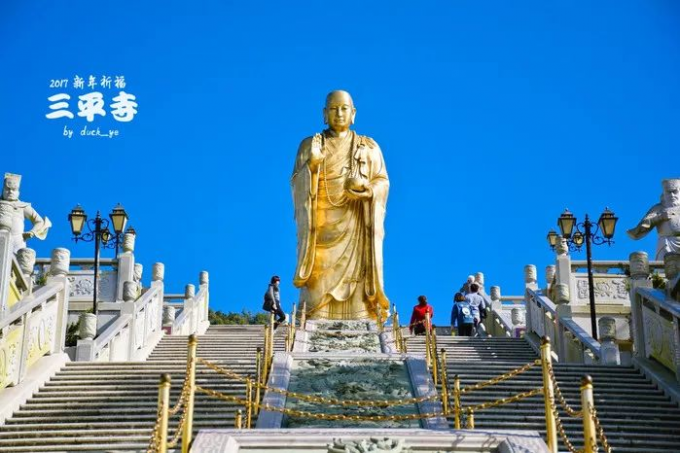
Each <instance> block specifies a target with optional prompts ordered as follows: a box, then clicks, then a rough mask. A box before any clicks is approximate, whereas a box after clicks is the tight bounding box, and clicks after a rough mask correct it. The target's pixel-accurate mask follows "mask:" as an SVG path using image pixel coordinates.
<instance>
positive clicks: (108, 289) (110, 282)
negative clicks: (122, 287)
mask: <svg viewBox="0 0 680 453" xmlns="http://www.w3.org/2000/svg"><path fill="white" fill-rule="evenodd" d="M117 279H118V274H117V273H116V272H115V271H106V272H100V274H99V285H98V287H97V292H98V293H99V294H98V296H99V297H98V298H97V299H98V300H99V301H103V302H114V301H115V300H116V297H115V294H116V285H117V284H118V282H117ZM68 281H69V283H70V292H69V297H70V298H75V299H85V298H88V297H89V298H91V297H92V296H93V293H94V273H78V274H70V275H69V276H68Z"/></svg>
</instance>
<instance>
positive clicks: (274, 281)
mask: <svg viewBox="0 0 680 453" xmlns="http://www.w3.org/2000/svg"><path fill="white" fill-rule="evenodd" d="M279 282H281V278H279V276H278V275H275V276H273V277H272V278H271V280H270V281H269V287H268V288H267V292H266V293H264V304H263V305H262V309H263V310H264V311H268V312H270V313H274V316H276V320H275V322H274V328H275V329H276V328H277V327H279V324H282V323H285V321H286V314H285V313H284V312H283V309H282V308H281V296H280V294H279Z"/></svg>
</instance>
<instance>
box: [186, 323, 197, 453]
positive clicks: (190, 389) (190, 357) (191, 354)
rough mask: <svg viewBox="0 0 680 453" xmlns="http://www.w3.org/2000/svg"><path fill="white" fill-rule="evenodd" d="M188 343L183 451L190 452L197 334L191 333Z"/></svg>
mask: <svg viewBox="0 0 680 453" xmlns="http://www.w3.org/2000/svg"><path fill="white" fill-rule="evenodd" d="M187 343H188V344H187V369H188V370H189V373H188V376H187V377H186V379H187V380H188V382H187V395H186V403H185V405H184V414H185V420H184V432H183V434H182V453H189V446H190V445H191V438H192V435H193V429H194V397H195V389H194V387H195V386H196V348H197V347H198V338H197V337H196V335H189V341H188V342H187Z"/></svg>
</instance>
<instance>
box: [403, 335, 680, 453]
mask: <svg viewBox="0 0 680 453" xmlns="http://www.w3.org/2000/svg"><path fill="white" fill-rule="evenodd" d="M437 343H438V347H439V349H442V348H444V349H445V350H446V351H447V352H446V354H447V376H448V379H449V382H450V383H451V385H452V383H453V377H454V376H455V375H458V376H459V377H460V379H461V386H462V387H465V386H468V385H471V384H475V383H477V382H481V381H486V380H488V379H491V378H493V377H496V376H499V375H501V374H503V373H506V372H508V371H510V370H513V369H515V368H518V367H520V366H522V365H524V364H526V363H528V362H530V361H533V360H535V359H536V358H538V356H537V355H536V354H535V353H534V351H533V349H532V348H531V347H530V346H529V344H528V343H527V342H526V341H525V340H523V339H516V338H497V337H494V338H491V337H487V338H461V337H450V336H446V337H444V336H439V337H438V338H437ZM407 348H408V352H409V353H424V351H425V344H424V337H410V338H408V340H407ZM553 368H554V370H555V376H556V378H557V381H558V383H559V386H560V388H561V389H562V393H563V395H564V397H565V398H566V400H567V402H568V403H569V404H570V405H571V406H572V407H573V408H574V409H576V410H580V408H581V405H580V392H579V386H580V380H581V377H582V376H584V375H586V374H588V375H590V376H592V378H593V382H594V388H595V407H596V410H597V412H598V416H599V418H600V420H601V421H602V424H603V427H604V431H605V433H606V435H607V438H608V439H609V441H610V444H611V446H612V450H613V451H614V452H620V453H624V452H626V453H628V452H630V453H633V452H635V453H640V452H645V453H670V452H674V453H677V452H680V429H679V428H680V408H679V407H678V405H677V404H676V403H673V402H672V401H671V400H670V399H669V398H668V397H666V396H665V395H664V394H663V392H662V391H661V390H660V389H659V388H657V387H656V385H654V384H653V383H652V382H650V381H649V380H648V379H647V378H645V377H644V375H642V373H640V372H639V371H638V370H636V369H635V368H633V367H625V366H598V365H579V364H558V363H556V364H554V366H553ZM540 386H542V375H541V369H540V366H536V367H534V368H532V369H531V370H529V371H528V372H526V373H524V374H522V375H520V376H516V377H514V378H511V379H509V380H507V381H505V382H503V383H501V384H498V385H494V386H491V387H486V388H484V389H480V390H477V391H474V392H470V393H468V394H464V395H463V397H462V398H461V402H462V405H463V406H467V405H476V404H480V403H483V402H487V401H494V400H497V399H499V398H505V397H508V396H511V395H513V394H516V393H519V392H525V391H528V390H531V389H533V388H536V387H540ZM560 413H561V417H562V421H563V423H564V427H565V431H566V433H567V436H568V438H569V440H570V441H571V442H572V443H573V444H574V446H575V447H576V448H582V447H583V442H582V438H583V425H582V420H581V419H575V418H571V417H568V416H567V415H566V414H565V413H564V411H562V410H561V411H560ZM544 414H545V409H544V405H543V397H542V396H537V397H533V398H528V399H525V400H522V401H519V402H517V403H512V404H508V405H504V406H500V407H497V408H492V409H485V410H481V411H478V412H476V413H475V428H476V429H484V428H496V429H530V430H536V431H539V432H541V433H542V434H543V435H544V436H545V415H544ZM450 422H451V426H452V427H453V417H450ZM559 445H560V449H561V451H567V449H566V447H565V446H564V444H563V442H562V441H561V440H560V444H559Z"/></svg>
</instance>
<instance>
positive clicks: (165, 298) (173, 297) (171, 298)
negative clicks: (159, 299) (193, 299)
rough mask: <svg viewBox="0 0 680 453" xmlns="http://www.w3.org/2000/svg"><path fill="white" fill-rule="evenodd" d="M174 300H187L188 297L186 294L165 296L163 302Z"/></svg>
mask: <svg viewBox="0 0 680 453" xmlns="http://www.w3.org/2000/svg"><path fill="white" fill-rule="evenodd" d="M174 299H177V300H179V299H182V300H184V299H186V296H185V295H184V294H167V293H166V294H163V300H174Z"/></svg>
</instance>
